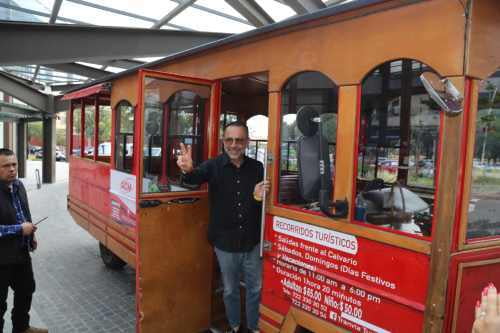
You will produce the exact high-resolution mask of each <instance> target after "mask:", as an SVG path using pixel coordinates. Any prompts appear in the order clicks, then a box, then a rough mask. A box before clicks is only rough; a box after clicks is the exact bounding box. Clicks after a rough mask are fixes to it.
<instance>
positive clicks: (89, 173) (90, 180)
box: [69, 156, 111, 216]
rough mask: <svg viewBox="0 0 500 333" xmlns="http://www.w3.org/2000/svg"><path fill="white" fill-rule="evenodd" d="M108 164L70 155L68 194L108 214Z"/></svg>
mask: <svg viewBox="0 0 500 333" xmlns="http://www.w3.org/2000/svg"><path fill="white" fill-rule="evenodd" d="M109 170H110V166H109V165H107V164H104V163H98V162H94V161H93V160H90V159H85V158H79V157H74V156H71V157H70V166H69V194H70V196H72V197H74V198H76V199H78V200H80V201H82V202H84V203H85V204H87V205H89V206H90V207H91V208H92V209H95V211H96V212H98V213H100V214H103V215H104V216H110V212H111V211H110V206H109V202H110V199H109Z"/></svg>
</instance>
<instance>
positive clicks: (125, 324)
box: [4, 162, 135, 333]
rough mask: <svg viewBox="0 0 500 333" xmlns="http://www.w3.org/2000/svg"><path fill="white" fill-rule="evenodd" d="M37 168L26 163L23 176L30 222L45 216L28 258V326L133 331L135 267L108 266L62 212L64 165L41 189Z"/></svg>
mask: <svg viewBox="0 0 500 333" xmlns="http://www.w3.org/2000/svg"><path fill="white" fill-rule="evenodd" d="M37 167H39V168H40V170H41V163H40V166H38V164H37V162H29V164H28V173H27V178H26V179H23V182H24V183H25V184H26V187H27V189H28V197H29V201H30V205H31V212H32V215H33V220H37V219H40V218H42V217H45V216H48V219H47V220H46V221H44V222H42V223H41V224H40V225H39V229H38V231H37V238H38V241H39V248H38V250H37V251H36V252H35V253H34V254H33V256H32V258H33V267H34V271H35V278H36V282H37V291H36V292H35V295H34V299H33V306H32V313H31V314H32V324H33V325H40V326H45V327H48V328H49V332H51V333H70V332H92V333H100V332H130V333H132V332H135V290H134V289H135V272H134V270H132V269H130V268H129V267H126V268H125V269H124V270H121V271H112V270H109V269H107V268H106V267H105V266H104V265H103V263H102V261H101V259H100V257H99V250H98V243H97V241H96V240H95V239H93V238H92V237H90V236H89V235H88V234H87V232H86V231H84V230H83V229H81V228H80V227H79V226H78V225H76V224H75V223H74V222H73V219H72V218H71V216H70V215H69V214H68V211H67V210H66V196H67V192H68V183H67V164H66V163H59V162H58V163H57V171H56V172H57V177H56V178H57V181H56V183H54V184H43V186H42V188H41V189H39V190H38V189H37V188H36V181H35V178H34V169H35V168H37ZM65 172H66V173H65ZM9 303H10V304H9V306H10V305H11V301H9ZM9 312H10V309H9ZM5 319H7V320H6V324H7V325H6V327H5V328H4V332H5V333H10V330H11V328H10V313H7V314H6V316H5Z"/></svg>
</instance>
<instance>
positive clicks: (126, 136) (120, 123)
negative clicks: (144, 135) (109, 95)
mask: <svg viewBox="0 0 500 333" xmlns="http://www.w3.org/2000/svg"><path fill="white" fill-rule="evenodd" d="M134 121H135V112H134V108H133V107H132V105H131V104H130V103H129V102H127V101H121V102H120V103H118V105H117V106H116V126H115V128H116V135H115V168H116V169H117V170H121V171H125V172H132V155H133V150H134Z"/></svg>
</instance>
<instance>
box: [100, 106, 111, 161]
mask: <svg viewBox="0 0 500 333" xmlns="http://www.w3.org/2000/svg"><path fill="white" fill-rule="evenodd" d="M97 155H98V156H100V157H108V158H107V159H99V160H100V161H106V162H109V157H110V156H111V107H110V106H109V105H101V106H100V107H99V144H98V146H97Z"/></svg>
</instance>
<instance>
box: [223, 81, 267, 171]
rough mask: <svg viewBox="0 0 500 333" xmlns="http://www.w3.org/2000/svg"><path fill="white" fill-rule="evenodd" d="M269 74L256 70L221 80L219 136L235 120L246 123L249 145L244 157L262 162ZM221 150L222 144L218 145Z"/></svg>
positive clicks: (265, 142) (265, 132)
mask: <svg viewBox="0 0 500 333" xmlns="http://www.w3.org/2000/svg"><path fill="white" fill-rule="evenodd" d="M268 105H269V98H268V75H267V73H256V74H249V75H244V76H236V77H231V78H227V79H224V80H222V84H221V108H220V112H221V115H220V133H219V134H220V135H219V137H222V134H223V133H222V131H223V129H224V127H225V126H226V125H227V124H229V123H231V122H234V121H237V120H238V121H242V122H244V123H246V124H247V126H248V130H249V137H250V141H249V145H248V148H247V152H246V154H247V156H249V157H252V158H255V159H258V160H259V161H261V162H264V151H265V149H266V145H267V135H268V133H267V128H268ZM219 147H220V149H222V144H220V145H219Z"/></svg>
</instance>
